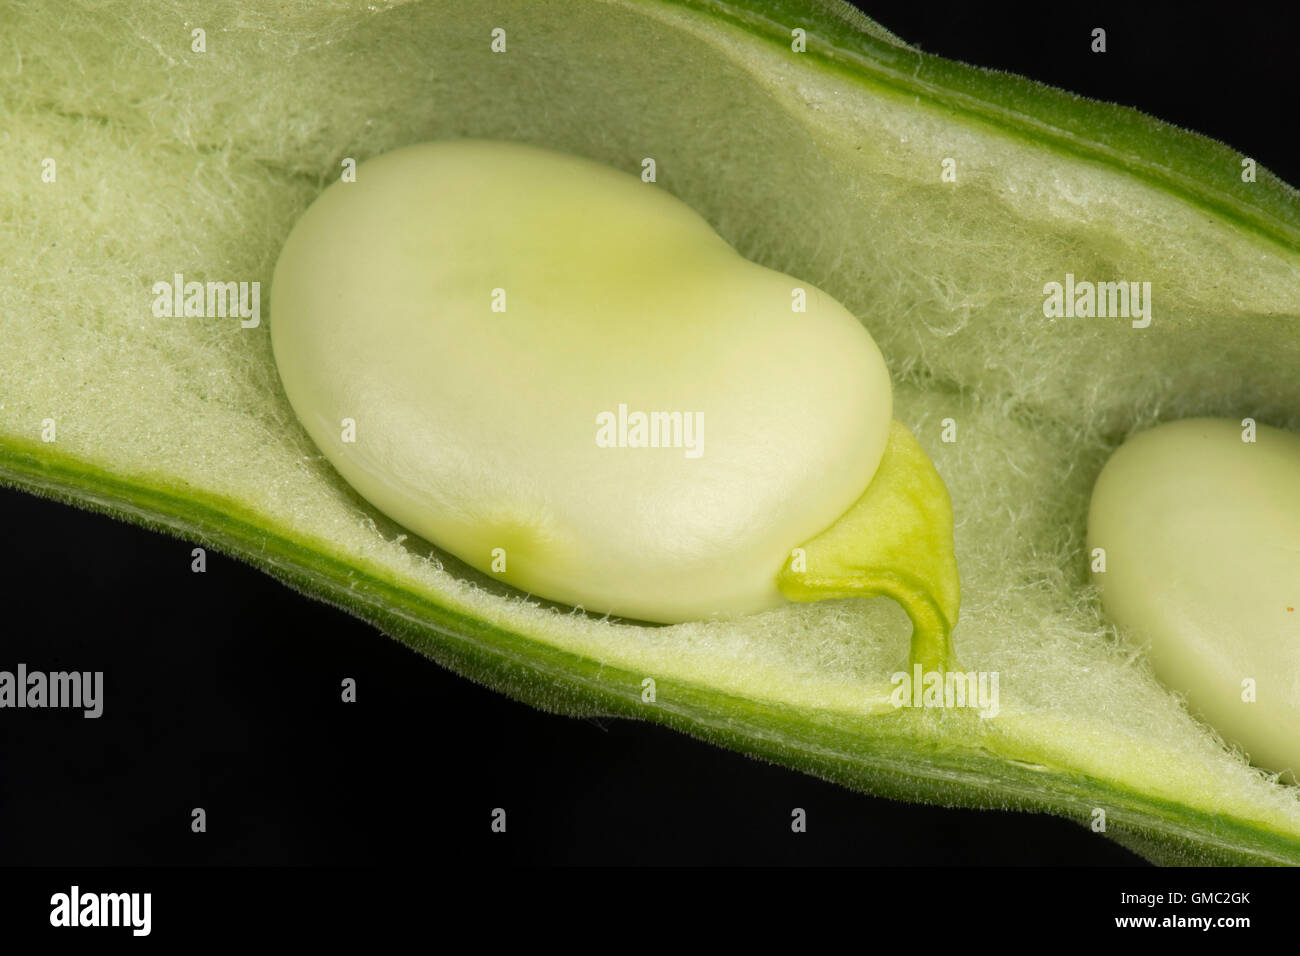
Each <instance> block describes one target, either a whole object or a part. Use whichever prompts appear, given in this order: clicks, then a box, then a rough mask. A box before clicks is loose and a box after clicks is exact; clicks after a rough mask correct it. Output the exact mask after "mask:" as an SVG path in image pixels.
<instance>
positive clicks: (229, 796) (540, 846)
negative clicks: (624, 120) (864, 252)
mask: <svg viewBox="0 0 1300 956" xmlns="http://www.w3.org/2000/svg"><path fill="white" fill-rule="evenodd" d="M863 6H864V8H865V9H866V10H867V12H868V13H869V14H871V15H873V16H874V17H875V18H876V19H878V20H879V21H880V22H881V23H883V24H884V25H885V26H886V27H888V28H890V29H892V30H894V31H895V32H896V33H898V34H899V35H901V36H902V37H904V38H905V39H907V40H909V41H910V42H913V43H915V44H917V45H919V46H920V47H921V48H922V49H924V50H926V51H928V52H933V53H938V54H941V55H944V56H948V57H951V58H954V59H959V60H963V61H966V62H970V63H975V64H978V65H981V66H988V67H995V68H1000V69H1006V70H1010V71H1013V72H1017V73H1022V74H1025V75H1027V76H1030V77H1033V78H1035V79H1039V80H1043V81H1045V82H1048V83H1052V84H1054V85H1058V86H1062V87H1065V88H1068V89H1071V90H1073V91H1075V92H1078V93H1081V94H1084V95H1088V96H1092V97H1095V98H1099V99H1104V100H1111V101H1116V102H1120V103H1124V104H1126V105H1130V106H1136V107H1138V108H1141V109H1143V110H1144V111H1146V112H1149V113H1152V114H1153V115H1156V116H1159V117H1161V118H1163V119H1167V120H1170V121H1173V122H1176V123H1178V124H1180V125H1183V126H1186V127H1189V128H1192V129H1196V130H1198V131H1200V132H1203V133H1206V134H1208V135H1211V136H1213V137H1215V138H1218V139H1221V140H1224V141H1226V142H1229V143H1231V144H1232V145H1233V146H1234V147H1235V148H1237V149H1239V150H1240V151H1241V152H1242V153H1243V154H1245V155H1250V156H1253V157H1254V158H1256V159H1257V160H1258V161H1259V162H1260V163H1261V164H1262V165H1265V166H1268V167H1270V168H1272V169H1273V170H1274V171H1275V172H1277V173H1279V174H1280V175H1281V176H1282V177H1283V178H1285V179H1287V180H1288V181H1290V182H1293V183H1294V182H1298V181H1300V174H1298V169H1297V160H1296V158H1295V147H1296V135H1295V124H1296V115H1297V111H1296V102H1295V94H1296V90H1297V83H1296V63H1295V54H1294V49H1293V44H1294V37H1295V35H1296V25H1297V24H1296V22H1295V19H1294V15H1292V16H1291V19H1290V20H1289V22H1288V21H1284V20H1279V15H1278V14H1277V13H1276V12H1259V13H1256V12H1253V11H1252V10H1251V9H1250V8H1243V7H1241V6H1239V5H1233V6H1231V7H1228V8H1225V10H1224V11H1223V12H1222V13H1217V14H1210V13H1204V14H1189V13H1186V12H1183V13H1180V12H1178V11H1177V9H1176V8H1174V7H1164V8H1160V7H1157V8H1154V9H1153V8H1148V7H1139V6H1137V5H1136V4H1129V5H1125V6H1116V7H1114V8H1105V7H1096V6H1094V7H1090V8H1089V10H1079V11H1075V10H1059V9H1051V8H1049V5H1043V9H1040V10H1038V11H1037V12H1033V13H1029V14H1026V13H1023V12H1020V11H1017V12H1016V13H1015V14H1012V13H1009V12H1003V11H985V10H976V9H972V8H971V7H973V5H953V7H952V9H949V10H945V8H944V5H943V4H934V3H916V2H913V3H907V4H870V5H863ZM1051 7H1055V5H1051ZM1095 26H1102V27H1104V28H1105V29H1106V30H1107V37H1108V47H1109V51H1108V52H1107V53H1106V54H1104V55H1094V54H1092V53H1090V52H1089V43H1090V32H1091V30H1092V28H1093V27H1095ZM0 527H3V528H4V536H3V540H4V543H5V546H4V547H3V548H2V549H0V581H3V594H4V595H5V599H6V600H5V607H6V613H5V617H6V624H5V625H4V627H5V631H4V634H3V638H2V639H0V668H5V669H12V668H13V666H15V665H16V664H17V663H18V662H20V661H22V662H25V663H26V664H27V665H28V666H29V667H30V668H33V669H40V670H59V669H76V670H103V671H104V672H105V674H106V677H105V680H106V686H107V690H106V696H107V705H106V711H105V715H104V716H103V717H102V718H101V719H99V720H83V719H82V718H81V717H80V715H79V714H76V713H69V712H60V711H16V710H7V711H3V712H0V768H2V771H0V773H2V776H0V861H3V862H4V863H6V864H46V865H65V866H86V865H103V864H113V865H136V864H156V863H161V864H193V863H210V864H286V863H305V864H325V863H333V864H361V865H367V864H405V865H411V866H417V867H437V868H442V867H446V866H455V865H469V864H492V863H506V862H524V863H543V864H545V863H613V864H638V863H654V864H662V863H678V864H696V863H742V864H743V863H763V864H766V863H790V864H809V863H846V864H848V863H855V864H882V865H894V864H1026V865H1042V864H1111V865H1115V864H1130V863H1132V864H1140V863H1141V861H1140V860H1139V859H1138V858H1137V857H1135V856H1133V855H1132V854H1130V853H1128V852H1127V851H1125V850H1123V849H1121V848H1119V847H1118V846H1116V845H1115V844H1113V843H1111V842H1109V841H1108V840H1106V839H1104V838H1102V837H1100V836H1097V835H1094V834H1092V833H1091V832H1089V831H1088V830H1086V829H1085V828H1083V827H1081V826H1079V825H1077V824H1074V823H1070V822H1066V821H1063V820H1057V819H1052V818H1047V817H1044V816H1038V815H1027V814H1015V813H1003V812H977V811H966V810H950V809H943V808H934V807H923V806H913V805H907V804H900V803H895V802H892V801H886V800H881V799H876V798H872V797H868V796H863V795H861V794H855V793H851V792H849V791H847V790H844V789H841V788H838V787H836V786H832V785H830V784H827V783H824V782H821V781H818V780H815V779H813V778H810V777H807V776H803V775H801V774H797V773H794V772H790V771H786V770H783V769H781V768H777V767H773V766H769V765H766V764H763V763H760V762H756V761H752V760H749V759H746V758H744V757H741V756H737V755H735V754H732V753H729V752H725V751H722V750H719V749H715V748H713V747H711V746H708V745H705V744H702V743H699V742H696V741H693V740H690V739H688V738H686V737H683V736H680V735H678V734H676V733H673V732H670V731H668V730H665V729H662V728H658V727H654V726H649V725H643V724H638V723H633V722H629V721H623V720H601V721H596V720H574V719H568V718H562V717H555V716H551V715H547V714H543V713H540V712H537V711H534V710H532V709H530V708H528V707H526V706H523V705H521V704H517V703H515V702H513V701H511V700H508V699H506V698H503V697H500V696H498V695H496V694H493V693H491V692H489V691H487V690H485V689H483V688H480V687H478V686H476V685H474V684H472V683H470V682H468V681H465V680H463V679H461V678H459V677H457V676H455V675H453V674H451V673H449V672H446V671H444V670H442V669H441V668H439V667H438V666H436V665H434V664H433V663H431V662H429V661H426V660H424V659H423V658H421V657H419V656H418V655H416V654H415V653H414V652H412V651H410V650H408V649H406V648H405V647H404V646H402V645H400V644H398V643H396V642H394V641H392V640H390V639H388V638H387V637H384V636H383V635H381V634H379V633H378V632H376V631H374V630H373V629H372V628H370V627H369V626H367V625H365V624H362V623H361V622H359V621H357V620H355V619H353V618H350V617H348V616H346V615H345V614H343V613H342V612H339V611H335V610H333V609H331V608H329V607H326V606H324V605H321V604H317V603H314V602H312V601H309V600H307V599H305V598H303V597H301V596H300V595H298V594H296V593H293V592H292V591H290V590H288V589H286V588H284V587H282V586H281V585H279V584H277V583H276V582H274V581H272V580H271V579H269V578H267V577H265V576H263V575H262V574H260V573H258V572H256V571H253V570H252V569H250V568H249V567H247V566H245V565H242V564H240V563H238V562H236V561H234V560H231V559H227V558H224V557H222V556H220V555H216V554H213V553H211V552H209V555H208V570H207V573H206V574H204V575H196V574H192V573H191V572H190V548H191V545H190V544H189V543H186V542H183V541H178V540H176V539H173V538H169V537H165V536H163V535H158V534H154V533H151V532H147V531H144V530H142V529H139V528H135V527H132V526H128V525H125V524H121V523H118V522H115V521H113V520H110V519H108V518H104V517H101V516H98V515H93V514H90V513H87V512H82V511H78V510H75V509H73V508H69V507H67V506H64V505H61V504H57V503H54V502H50V501H44V500H39V499H36V498H33V497H31V496H28V495H25V494H21V493H18V492H15V491H12V490H3V491H0ZM344 677H353V678H355V679H356V680H357V682H358V685H359V701H358V703H357V704H355V705H343V704H341V703H340V702H339V682H340V680H342V679H343V678H344ZM196 806H198V807H203V808H205V809H206V811H207V815H208V832H207V833H205V834H193V833H191V831H190V810H191V808H193V807H196ZM497 806H500V807H505V808H506V809H507V811H508V813H509V832H508V834H507V835H506V836H504V837H502V836H500V835H493V834H491V833H490V832H489V828H488V819H489V817H488V815H489V811H490V809H491V808H492V807H497ZM796 806H798V807H803V808H805V809H806V810H807V812H808V818H809V828H808V832H807V833H806V834H803V835H794V834H792V833H791V832H790V826H789V823H790V809H791V808H792V807H796Z"/></svg>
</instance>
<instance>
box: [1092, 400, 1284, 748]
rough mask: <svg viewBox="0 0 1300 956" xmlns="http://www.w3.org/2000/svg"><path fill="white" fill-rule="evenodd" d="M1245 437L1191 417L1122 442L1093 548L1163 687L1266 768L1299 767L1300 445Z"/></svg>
mask: <svg viewBox="0 0 1300 956" xmlns="http://www.w3.org/2000/svg"><path fill="white" fill-rule="evenodd" d="M1243 431H1244V429H1243V426H1242V425H1241V423H1240V422H1237V421H1230V420H1221V419H1203V418H1201V419H1187V420H1184V421H1178V422H1172V423H1170V424H1166V425H1161V426H1159V427H1157V428H1154V429H1152V430H1150V431H1147V432H1143V433H1142V434H1139V435H1137V436H1135V437H1134V438H1132V439H1130V440H1129V441H1128V442H1126V443H1125V444H1124V445H1122V446H1121V447H1120V448H1119V450H1118V451H1116V452H1115V454H1114V455H1113V456H1112V457H1111V459H1110V461H1109V462H1107V464H1106V467H1105V468H1104V469H1103V470H1102V473H1101V476H1100V477H1099V478H1098V479H1097V484H1096V487H1095V489H1094V491H1093V496H1092V508H1091V513H1090V515H1089V519H1088V548H1089V551H1090V552H1091V550H1092V549H1093V548H1104V549H1105V552H1106V570H1105V572H1104V573H1101V574H1095V575H1094V579H1095V580H1096V581H1097V582H1098V583H1099V584H1100V586H1101V598H1102V604H1103V606H1104V608H1105V610H1106V613H1107V614H1108V615H1109V616H1110V617H1111V619H1112V620H1113V621H1114V622H1115V624H1116V625H1117V626H1118V627H1119V628H1120V629H1121V630H1122V631H1123V632H1125V634H1126V635H1128V636H1129V637H1130V638H1132V639H1134V640H1136V641H1138V642H1142V643H1147V644H1149V654H1150V659H1151V662H1152V665H1153V667H1154V669H1155V673H1156V676H1157V677H1158V678H1159V679H1160V680H1161V682H1162V683H1164V684H1165V685H1166V686H1168V687H1169V688H1171V689H1172V690H1174V691H1177V692H1179V693H1183V694H1186V695H1187V701H1188V705H1189V706H1190V708H1191V709H1192V711H1193V712H1195V713H1199V714H1200V715H1201V716H1202V717H1204V719H1205V720H1206V721H1207V722H1208V723H1209V724H1210V725H1211V726H1213V727H1214V728H1215V729H1216V730H1218V731H1219V733H1220V734H1221V735H1222V736H1223V737H1224V738H1225V739H1226V740H1228V741H1229V742H1230V743H1235V744H1238V745H1239V746H1241V747H1242V748H1243V749H1244V750H1245V751H1247V752H1248V753H1249V755H1250V757H1251V759H1252V761H1253V762H1254V763H1256V764H1257V765H1259V766H1261V767H1265V768H1268V769H1271V770H1276V771H1282V770H1286V769H1290V770H1293V771H1294V770H1296V769H1300V610H1297V608H1300V436H1298V435H1295V434H1292V433H1291V432H1287V431H1282V430H1280V429H1277V428H1271V427H1269V426H1266V425H1259V426H1257V432H1256V441H1254V442H1245V441H1243V440H1242V435H1243ZM1252 682H1253V686H1252ZM1252 694H1253V696H1254V698H1255V699H1254V702H1250V701H1249V700H1248V698H1249V697H1250V696H1251V695H1252Z"/></svg>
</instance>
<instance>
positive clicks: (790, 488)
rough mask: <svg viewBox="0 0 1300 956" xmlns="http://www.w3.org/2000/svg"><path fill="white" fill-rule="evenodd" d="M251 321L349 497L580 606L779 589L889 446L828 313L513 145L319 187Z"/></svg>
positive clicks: (708, 598)
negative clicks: (259, 326)
mask: <svg viewBox="0 0 1300 956" xmlns="http://www.w3.org/2000/svg"><path fill="white" fill-rule="evenodd" d="M271 325H272V328H271V334H272V343H273V346H274V350H275V359H276V363H277V365H278V366H279V370H280V375H281V378H282V379H283V382H284V387H285V390H286V392H287V393H288V396H289V399H290V401H291V402H292V404H293V407H294V409H295V411H296V412H297V414H298V416H299V418H300V419H301V420H302V423H303V425H304V426H305V427H306V429H307V431H308V432H309V433H310V434H311V436H312V438H313V439H314V440H315V442H316V443H317V445H318V446H319V447H320V448H321V450H322V451H323V452H324V454H325V456H326V457H327V458H328V459H329V460H330V461H331V462H332V463H333V464H334V465H335V467H337V469H338V470H339V472H341V473H342V475H343V476H344V478H346V479H347V481H348V482H349V483H351V484H352V486H353V487H355V488H356V489H357V490H358V491H359V492H360V493H361V494H362V495H363V496H364V497H365V498H366V499H368V500H369V501H370V502H371V503H372V504H374V505H375V506H376V507H377V508H379V509H380V510H381V511H383V512H384V513H386V514H387V515H389V516H390V517H392V518H393V519H394V520H396V521H398V522H400V523H401V524H403V525H405V526H406V527H408V528H409V529H411V530H412V531H414V532H416V533H418V534H419V535H421V536H423V537H425V538H427V539H429V540H430V541H432V542H434V543H435V544H437V545H439V546H440V547H442V548H444V549H446V550H448V551H450V552H452V553H453V554H455V555H457V556H458V557H460V558H461V559H463V560H464V561H466V562H467V563H469V564H471V565H473V566H474V567H476V568H478V569H480V570H482V571H484V572H487V573H489V574H493V575H494V576H495V577H497V578H499V579H501V580H503V581H506V582H508V583H510V584H512V585H515V586H517V587H519V588H521V589H524V590H526V591H529V592H532V593H534V594H536V595H538V596H540V597H544V598H548V599H553V600H556V601H561V602H564V603H567V604H575V605H582V606H584V607H585V608H587V609H588V610H590V611H599V612H610V613H613V614H616V615H620V616H624V617H631V618H640V619H645V620H651V621H665V622H673V621H681V620H688V619H697V618H707V617H711V616H730V615H736V614H744V613H749V612H753V611H760V610H763V609H765V608H769V607H773V606H777V605H779V604H781V603H784V600H785V599H784V598H783V596H782V593H781V591H780V590H778V585H777V575H778V572H780V571H781V569H782V567H783V565H785V564H786V562H787V560H788V559H789V558H790V555H791V552H792V549H793V548H795V547H796V546H797V545H800V544H801V543H803V542H806V541H808V540H809V539H811V538H813V537H814V536H816V535H819V534H820V533H821V532H823V531H825V530H827V528H828V527H829V526H830V525H831V524H832V523H833V522H835V521H836V519H837V518H839V517H840V516H841V515H843V514H844V513H845V512H846V511H848V510H849V509H850V507H851V506H852V505H854V503H855V502H856V501H857V500H858V499H859V498H860V497H861V496H862V495H863V492H864V490H865V489H866V488H867V486H868V484H869V483H870V482H871V479H872V476H873V475H874V474H875V472H876V470H877V466H878V465H879V464H880V462H881V459H882V456H883V455H884V453H885V447H886V443H887V442H888V441H889V437H890V420H891V413H892V397H891V388H890V381H889V373H888V370H887V369H886V367H885V363H884V360H883V358H882V357H881V354H880V351H879V349H878V348H877V347H876V345H875V343H874V341H873V340H872V338H871V336H870V335H869V334H868V333H867V332H866V330H865V329H864V328H863V327H862V325H861V323H859V322H858V320H857V319H856V318H854V316H853V315H851V314H850V313H849V312H848V311H847V310H846V309H845V308H844V307H843V306H841V305H840V304H839V303H838V302H836V301H835V300H834V299H832V298H831V297H830V296H828V295H826V294H825V293H823V292H821V291H820V290H818V289H816V288H814V287H812V286H810V285H808V284H807V283H803V282H799V281H797V280H795V279H793V278H791V277H789V276H787V275H783V274H781V273H779V272H775V271H773V270H770V269H766V268H764V267H762V266H758V265H756V264H754V263H752V262H749V261H748V260H746V259H744V258H742V257H741V256H740V255H738V254H737V253H736V252H735V251H734V250H733V249H732V248H731V247H730V246H729V245H728V244H727V243H726V242H725V241H724V240H723V239H722V238H720V237H719V236H718V235H717V234H716V233H715V232H714V231H713V229H712V228H711V227H710V226H709V224H708V223H707V222H706V221H705V220H704V219H703V218H701V217H700V216H699V215H697V214H696V213H695V212H694V211H693V210H692V209H690V208H689V207H688V206H687V205H685V204H684V203H682V202H681V201H679V200H678V199H676V198H674V197H673V196H671V195H669V194H668V193H667V192H665V191H664V190H663V189H662V188H660V187H658V186H655V185H653V184H647V183H645V182H642V181H641V180H640V179H639V178H638V177H636V176H633V175H630V174H628V173H625V172H620V171H617V170H614V169H611V168H609V167H606V166H602V165H599V164H597V163H594V162H591V161H589V160H585V159H579V158H576V157H572V156H567V155H562V154H558V153H555V152H551V151H548V150H544V149H540V148H537V147H532V146H525V145H521V144H514V143H501V142H488V141H475V140H458V141H448V142H440V143H428V144H423V145H419V146H411V147H407V148H404V149H399V150H396V151H394V152H391V153H388V154H386V155H383V156H380V157H379V158H377V159H373V160H371V161H369V162H367V163H365V164H363V165H361V166H360V167H359V168H358V169H357V171H356V181H355V182H340V183H337V184H335V185H333V186H331V187H330V188H329V189H327V190H326V191H325V192H324V193H323V194H322V195H321V196H320V198H319V199H317V201H316V202H315V204H314V205H312V206H311V208H310V209H308V211H307V212H306V214H304V215H303V217H302V218H301V220H299V222H298V223H297V225H296V226H295V227H294V230H293V232H292V234H291V235H290V236H289V239H288V241H287V243H286V244H285V247H284V250H283V252H282V254H281V256H280V260H279V262H278V264H277V266H276V270H275V276H274V282H273V288H272V317H271ZM908 437H910V436H908ZM927 464H928V463H927ZM940 487H941V483H940ZM944 503H945V505H946V496H945V497H944ZM947 547H948V550H949V552H950V551H951V533H950V532H949V534H948V543H947Z"/></svg>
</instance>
